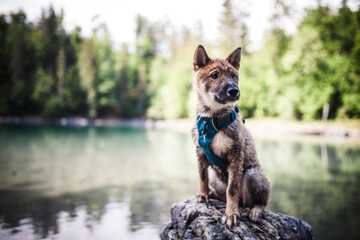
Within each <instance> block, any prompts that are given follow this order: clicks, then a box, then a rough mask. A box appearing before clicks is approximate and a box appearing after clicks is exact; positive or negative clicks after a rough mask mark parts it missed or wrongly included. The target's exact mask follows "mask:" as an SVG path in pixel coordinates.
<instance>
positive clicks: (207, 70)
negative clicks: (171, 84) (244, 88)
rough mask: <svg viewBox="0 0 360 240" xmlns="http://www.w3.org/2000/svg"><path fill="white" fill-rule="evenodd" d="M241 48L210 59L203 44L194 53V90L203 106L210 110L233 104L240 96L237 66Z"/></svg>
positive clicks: (238, 65)
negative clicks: (223, 57)
mask: <svg viewBox="0 0 360 240" xmlns="http://www.w3.org/2000/svg"><path fill="white" fill-rule="evenodd" d="M240 59H241V48H240V47H239V48H237V49H235V51H233V52H232V53H231V54H230V55H229V56H228V57H227V58H226V59H219V58H213V59H211V58H210V57H209V56H208V55H207V53H206V51H205V49H204V47H203V46H201V45H199V46H198V47H197V48H196V50H195V53H194V60H193V71H194V82H193V86H194V90H195V92H196V93H197V95H198V99H199V101H200V102H201V104H202V105H204V107H205V108H209V109H212V110H215V111H216V110H217V109H221V108H224V107H227V105H229V106H233V105H234V104H235V103H236V101H237V100H239V98H240V90H239V87H238V84H239V73H238V71H239V68H240Z"/></svg>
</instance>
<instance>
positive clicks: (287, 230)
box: [160, 197, 315, 240]
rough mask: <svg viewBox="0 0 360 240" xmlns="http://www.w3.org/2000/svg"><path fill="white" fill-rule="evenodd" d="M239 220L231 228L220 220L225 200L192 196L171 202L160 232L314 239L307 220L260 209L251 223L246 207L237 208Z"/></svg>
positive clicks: (175, 235) (177, 236)
mask: <svg viewBox="0 0 360 240" xmlns="http://www.w3.org/2000/svg"><path fill="white" fill-rule="evenodd" d="M241 211H242V212H241V216H242V217H241V221H240V223H239V224H238V225H237V226H235V227H234V228H233V229H228V228H227V227H226V226H225V225H224V224H222V223H221V218H222V217H223V215H224V213H225V203H223V202H220V201H218V200H215V199H210V200H209V204H205V203H197V202H196V199H195V197H192V198H189V199H188V200H186V201H183V202H178V203H175V204H174V205H173V206H172V208H171V223H169V224H168V225H167V226H166V227H165V229H164V230H163V232H162V233H161V234H160V237H161V239H162V240H165V239H246V240H252V239H254V240H257V239H294V240H295V239H309V240H312V239H315V238H314V235H313V233H312V230H311V227H310V225H309V224H308V223H306V222H304V221H301V220H299V219H296V218H294V217H290V216H287V215H285V214H282V213H273V212H270V211H264V212H263V214H262V218H261V220H260V222H259V223H254V222H252V221H251V220H250V219H249V217H248V215H249V209H242V210H241Z"/></svg>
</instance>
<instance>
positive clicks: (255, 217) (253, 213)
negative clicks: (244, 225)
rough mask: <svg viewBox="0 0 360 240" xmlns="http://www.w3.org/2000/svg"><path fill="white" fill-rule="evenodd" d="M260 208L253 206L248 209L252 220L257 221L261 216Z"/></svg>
mask: <svg viewBox="0 0 360 240" xmlns="http://www.w3.org/2000/svg"><path fill="white" fill-rule="evenodd" d="M261 212H262V211H261V210H260V209H257V208H253V209H251V210H250V214H249V218H250V220H251V221H253V222H259V221H260V218H261Z"/></svg>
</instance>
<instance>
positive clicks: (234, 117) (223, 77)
mask: <svg viewBox="0 0 360 240" xmlns="http://www.w3.org/2000/svg"><path fill="white" fill-rule="evenodd" d="M240 60H241V47H239V48H237V49H235V50H234V51H233V52H232V53H231V54H230V55H229V56H228V57H227V58H226V59H220V58H210V57H209V56H208V55H207V53H206V51H205V48H204V47H203V46H202V45H199V46H198V47H197V48H196V50H195V53H194V58H193V75H194V79H193V89H194V91H195V95H196V100H197V104H196V111H197V117H196V120H197V121H196V125H195V126H194V128H193V129H192V137H193V140H194V143H195V144H196V155H197V159H198V170H199V176H200V182H199V183H200V184H199V193H198V195H197V202H199V203H208V201H209V197H211V198H216V199H218V200H221V201H223V202H226V211H225V215H224V217H223V218H222V222H223V224H226V225H227V226H228V227H229V228H232V227H234V226H236V225H237V223H238V222H239V220H240V208H239V207H240V206H241V207H244V208H250V213H249V214H248V215H249V218H250V219H251V220H252V221H253V222H258V221H260V219H261V214H262V212H263V210H264V209H265V207H266V206H267V204H268V202H269V199H270V183H269V181H268V179H267V178H266V176H265V174H264V171H263V169H262V167H261V166H260V163H259V161H258V159H257V154H256V150H255V146H254V141H253V139H252V137H251V135H250V133H249V131H248V130H247V129H246V128H245V126H244V123H245V121H244V120H243V118H242V116H241V114H240V111H239V108H238V106H237V104H236V101H237V100H239V98H240V90H239V87H238V84H239V73H238V71H239V69H240ZM209 166H211V168H212V169H211V170H212V171H211V172H210V174H209V173H208V167H209ZM209 183H210V185H211V187H212V189H210V188H209Z"/></svg>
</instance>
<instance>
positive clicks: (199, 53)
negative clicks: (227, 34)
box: [193, 45, 211, 71]
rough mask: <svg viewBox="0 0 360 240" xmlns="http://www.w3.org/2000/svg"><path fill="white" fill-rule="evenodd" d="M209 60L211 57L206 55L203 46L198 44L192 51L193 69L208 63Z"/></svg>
mask: <svg viewBox="0 0 360 240" xmlns="http://www.w3.org/2000/svg"><path fill="white" fill-rule="evenodd" d="M210 61H211V59H210V58H209V56H208V55H207V53H206V51H205V48H204V47H203V46H202V45H199V46H198V47H197V48H196V50H195V53H194V60H193V69H194V71H195V70H198V69H199V68H202V67H204V66H206V65H207V64H208V63H210Z"/></svg>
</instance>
